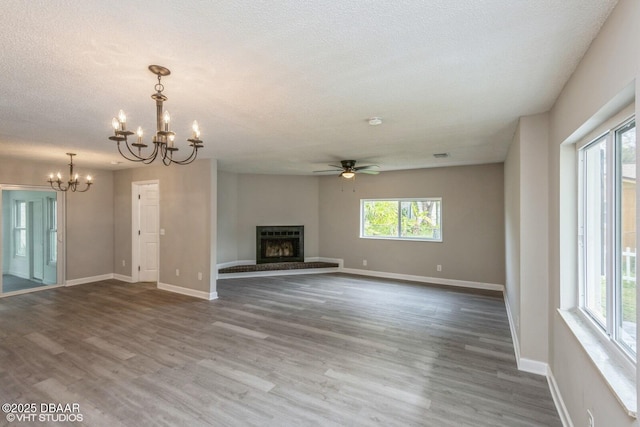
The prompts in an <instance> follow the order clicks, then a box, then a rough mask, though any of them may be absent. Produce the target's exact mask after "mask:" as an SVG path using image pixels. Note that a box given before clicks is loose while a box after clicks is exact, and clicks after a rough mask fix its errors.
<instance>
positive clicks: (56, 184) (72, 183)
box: [47, 153, 93, 193]
mask: <svg viewBox="0 0 640 427" xmlns="http://www.w3.org/2000/svg"><path fill="white" fill-rule="evenodd" d="M67 156H69V158H70V160H71V161H70V162H69V180H68V181H67V183H66V184H63V183H62V175H61V174H60V172H58V173H57V174H56V175H55V176H54V175H53V174H50V175H49V179H48V180H47V182H48V183H49V184H50V185H51V188H53V189H54V190H56V191H73V192H76V191H77V192H78V193H84V192H85V191H87V190H88V189H89V188H90V187H91V184H93V182H92V181H91V175H87V182H86V184H85V185H86V187H85V189H84V190H78V185H80V181H78V174H75V175H74V173H73V156H75V153H67Z"/></svg>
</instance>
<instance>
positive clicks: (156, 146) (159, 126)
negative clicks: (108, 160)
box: [109, 65, 204, 166]
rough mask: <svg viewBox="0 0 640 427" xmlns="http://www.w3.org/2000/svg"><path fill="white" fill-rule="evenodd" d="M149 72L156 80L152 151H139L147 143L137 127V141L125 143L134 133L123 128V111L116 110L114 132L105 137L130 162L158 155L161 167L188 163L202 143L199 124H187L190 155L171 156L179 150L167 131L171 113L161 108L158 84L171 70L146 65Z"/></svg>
mask: <svg viewBox="0 0 640 427" xmlns="http://www.w3.org/2000/svg"><path fill="white" fill-rule="evenodd" d="M149 71H151V72H152V73H153V74H155V75H156V76H158V83H156V85H155V90H156V92H155V93H154V94H152V95H151V99H153V100H154V101H155V104H156V105H155V107H156V131H155V133H153V134H152V136H151V140H152V143H153V145H152V146H151V147H150V149H151V150H152V151H151V152H150V153H148V152H147V153H145V152H143V150H144V149H146V148H147V145H146V144H144V143H143V142H142V128H141V127H138V129H137V132H136V135H137V140H134V141H135V142H131V143H130V142H129V140H128V138H129V137H130V136H132V135H134V133H133V132H131V131H128V130H127V129H126V122H127V116H126V115H125V114H124V111H123V110H120V111H119V112H118V115H117V118H114V119H113V120H112V122H111V124H112V126H113V129H114V135H113V136H110V137H109V139H110V140H111V141H115V142H116V144H117V146H118V152H119V153H120V155H122V157H124V158H125V159H127V160H130V161H132V162H142V163H144V164H150V163H152V162H153V161H154V160H155V159H156V157H160V158H161V159H162V163H163V164H164V165H165V166H169V165H170V164H172V163H176V164H179V165H188V164H189V163H191V162H193V161H194V160H195V159H196V157H197V156H198V149H200V148H202V147H203V146H204V144H203V143H202V141H201V140H200V127H199V126H198V122H197V121H194V122H193V124H192V126H191V129H192V131H193V132H192V135H191V138H188V139H187V142H189V146H190V147H191V154H189V155H188V156H187V157H186V158H184V159H182V160H178V159H174V157H173V156H174V154H176V152H177V151H178V150H179V149H178V147H177V146H176V143H175V137H176V134H175V132H172V131H171V130H170V123H171V115H170V114H169V111H167V110H165V109H164V108H163V107H164V102H165V101H167V97H166V96H165V95H164V94H163V93H162V92H163V91H164V85H163V84H162V83H161V79H162V77H166V76H168V75H170V74H171V71H169V70H168V69H167V68H165V67H162V66H160V65H149ZM174 127H175V126H174ZM121 143H123V144H121Z"/></svg>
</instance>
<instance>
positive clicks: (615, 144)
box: [576, 115, 637, 366]
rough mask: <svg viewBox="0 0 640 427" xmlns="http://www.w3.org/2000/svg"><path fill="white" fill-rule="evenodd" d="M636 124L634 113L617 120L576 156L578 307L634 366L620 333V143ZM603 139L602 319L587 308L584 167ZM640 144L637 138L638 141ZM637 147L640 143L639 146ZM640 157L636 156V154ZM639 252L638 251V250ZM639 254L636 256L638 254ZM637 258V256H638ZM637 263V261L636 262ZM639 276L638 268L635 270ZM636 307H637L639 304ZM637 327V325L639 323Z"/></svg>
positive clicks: (580, 147)
mask: <svg viewBox="0 0 640 427" xmlns="http://www.w3.org/2000/svg"><path fill="white" fill-rule="evenodd" d="M632 127H636V128H637V123H636V120H635V116H634V115H632V116H630V117H629V116H627V117H626V118H625V119H624V120H622V121H618V122H617V124H616V125H615V126H612V127H611V128H609V129H607V130H606V131H605V132H602V133H600V134H598V135H596V136H595V137H593V138H590V139H588V140H587V141H585V142H583V143H582V144H577V145H576V150H577V154H578V156H577V158H578V170H577V175H578V236H577V237H578V295H579V299H578V308H579V312H580V313H582V317H583V318H585V319H586V320H587V321H588V323H589V324H590V325H591V327H592V328H593V329H595V330H596V331H598V332H599V333H600V334H602V336H603V337H604V338H605V339H606V341H607V342H609V343H610V345H611V347H613V348H614V349H615V350H616V352H617V353H619V354H620V355H622V356H623V358H624V359H626V360H627V361H629V362H631V363H632V364H633V365H634V366H635V364H636V362H637V354H636V349H635V346H634V347H631V346H629V345H628V344H627V343H626V342H624V341H623V339H622V338H621V337H622V334H621V330H620V329H621V328H622V326H621V320H622V316H623V308H622V298H623V296H622V290H623V277H622V276H623V273H622V268H623V265H622V258H623V252H624V251H625V249H624V247H622V245H621V242H622V239H621V231H622V220H623V219H622V210H623V205H622V191H623V175H622V160H621V152H622V149H621V142H619V141H620V140H619V135H620V134H622V133H623V132H625V131H627V130H628V129H630V128H632ZM602 141H604V142H605V143H606V148H605V156H606V160H605V171H604V173H605V180H604V188H605V190H606V199H605V206H606V211H605V213H606V215H605V221H604V227H605V229H606V231H605V236H604V239H603V243H604V250H605V260H604V262H605V268H604V274H605V282H606V285H605V287H606V289H605V292H606V303H605V312H606V318H605V321H604V322H602V321H601V319H600V318H599V317H598V315H597V314H595V313H593V312H592V311H591V309H590V308H589V307H588V305H587V304H588V301H587V298H588V291H587V284H586V279H585V276H586V269H587V265H586V261H585V258H586V251H587V247H586V246H587V245H586V233H587V230H585V216H586V215H587V212H588V206H587V202H586V197H585V192H586V191H585V190H586V189H585V185H586V182H587V177H586V174H587V173H588V170H587V168H586V167H585V153H586V150H587V149H588V148H589V147H591V146H593V145H594V144H598V143H600V142H602ZM636 143H637V140H636ZM636 149H637V145H636ZM636 158H637V156H636ZM636 254H637V250H636ZM636 256H637V255H636ZM636 259H637V258H636ZM636 266H637V261H636ZM636 275H637V270H636ZM636 289H637V277H636ZM636 310H637V307H636ZM636 330H637V324H636Z"/></svg>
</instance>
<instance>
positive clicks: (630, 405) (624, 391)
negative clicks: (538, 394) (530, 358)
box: [558, 309, 637, 418]
mask: <svg viewBox="0 0 640 427" xmlns="http://www.w3.org/2000/svg"><path fill="white" fill-rule="evenodd" d="M558 313H559V314H560V317H562V319H563V320H564V321H565V323H566V324H567V326H568V327H569V329H570V330H571V332H572V333H573V335H574V336H575V337H576V338H577V339H578V341H579V342H580V344H581V345H582V348H583V349H584V350H585V352H586V353H587V355H588V356H589V358H590V359H591V361H592V362H593V364H594V365H595V367H596V368H597V369H598V372H600V375H602V378H604V380H605V382H606V383H607V385H608V386H609V388H610V389H611V391H613V394H614V395H615V396H616V398H617V399H618V401H619V402H620V404H621V405H622V407H623V408H624V409H625V411H626V412H627V414H628V415H629V416H630V417H633V418H637V399H636V380H635V372H633V371H632V370H631V369H629V368H628V367H626V366H625V365H624V364H623V363H622V362H621V361H620V360H619V359H620V358H621V357H622V356H619V355H617V354H614V352H613V351H612V350H611V349H610V348H609V346H608V345H607V343H605V342H603V340H604V339H606V338H605V337H603V336H601V334H599V333H598V332H596V331H595V330H594V328H593V327H592V326H591V325H589V324H587V320H586V319H583V318H582V316H581V315H580V314H579V313H577V312H575V311H574V310H571V311H569V310H560V309H558Z"/></svg>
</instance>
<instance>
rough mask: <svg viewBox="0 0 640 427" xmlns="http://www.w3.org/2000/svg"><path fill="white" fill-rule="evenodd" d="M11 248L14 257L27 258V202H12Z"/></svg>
mask: <svg viewBox="0 0 640 427" xmlns="http://www.w3.org/2000/svg"><path fill="white" fill-rule="evenodd" d="M13 248H14V255H15V256H27V202H25V201H24V200H16V201H15V202H14V214H13Z"/></svg>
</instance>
